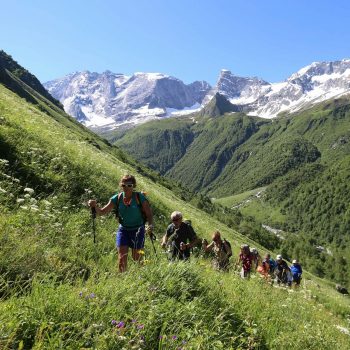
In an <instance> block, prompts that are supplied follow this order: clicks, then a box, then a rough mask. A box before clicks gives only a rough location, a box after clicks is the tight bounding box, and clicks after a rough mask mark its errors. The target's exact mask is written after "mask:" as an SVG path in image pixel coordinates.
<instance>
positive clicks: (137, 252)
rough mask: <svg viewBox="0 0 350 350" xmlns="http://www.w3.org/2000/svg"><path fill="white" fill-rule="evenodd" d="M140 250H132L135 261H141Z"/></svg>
mask: <svg viewBox="0 0 350 350" xmlns="http://www.w3.org/2000/svg"><path fill="white" fill-rule="evenodd" d="M139 251H140V249H132V258H133V260H134V261H138V262H140V261H141V254H140V253H139Z"/></svg>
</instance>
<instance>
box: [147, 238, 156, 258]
mask: <svg viewBox="0 0 350 350" xmlns="http://www.w3.org/2000/svg"><path fill="white" fill-rule="evenodd" d="M148 236H149V238H150V240H151V243H152V247H153V251H154V254H155V255H156V258H158V255H157V250H156V247H155V246H154V241H155V240H156V239H157V238H156V236H155V235H154V233H153V232H151V233H149V234H148Z"/></svg>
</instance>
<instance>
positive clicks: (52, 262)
mask: <svg viewBox="0 0 350 350" xmlns="http://www.w3.org/2000/svg"><path fill="white" fill-rule="evenodd" d="M218 131H220V132H218ZM103 136H104V137H106V138H108V140H109V141H107V139H105V138H102V136H98V135H96V134H95V133H93V132H92V131H90V130H89V129H87V128H86V127H84V126H83V125H81V124H80V123H79V122H77V121H76V120H75V119H74V118H73V117H71V116H69V115H67V114H66V113H65V112H64V110H63V107H62V105H61V103H60V102H59V101H57V100H56V99H54V98H53V97H52V96H50V94H49V93H48V92H47V91H46V90H45V89H44V88H43V86H42V85H41V84H40V82H39V80H38V79H36V77H35V76H34V75H32V74H30V73H29V72H28V71H27V70H26V69H24V68H23V67H22V66H20V65H19V64H18V63H17V62H15V61H14V60H13V59H12V57H11V56H9V55H8V54H6V53H5V52H4V51H0V209H1V214H0V348H1V349H50V350H51V349H72V350H73V349H116V350H120V349H148V350H154V349H208V350H209V349H210V350H212V349H350V345H349V344H350V300H349V296H348V295H343V294H340V293H339V292H338V291H337V290H336V289H335V284H336V283H340V284H342V285H344V286H345V287H348V288H349V287H350V269H349V262H350V248H349V243H350V242H349V241H350V236H349V232H350V207H349V190H350V188H349V186H350V185H349V180H350V101H349V99H347V98H346V97H343V98H339V99H332V100H328V101H326V102H322V103H320V104H317V105H315V106H314V107H312V108H310V109H305V110H303V111H301V112H298V113H296V114H293V115H291V114H284V115H282V116H280V117H278V118H276V119H273V120H267V119H261V118H258V117H254V116H248V115H246V114H245V113H244V111H243V110H241V109H237V107H236V106H234V105H231V104H230V102H229V101H227V100H226V99H225V98H224V97H222V96H221V95H216V96H215V97H214V99H213V100H212V101H211V102H210V104H208V105H207V106H206V108H205V109H204V110H202V111H201V112H198V113H195V114H191V115H189V116H183V117H172V118H169V119H165V120H157V121H151V122H148V123H145V124H143V125H140V126H137V127H135V128H132V129H130V130H126V131H125V130H124V131H123V132H119V133H110V132H109V133H105V134H103ZM112 143H113V144H112ZM125 174H133V175H135V176H136V178H137V188H138V190H142V191H145V192H146V193H147V198H148V199H149V202H150V204H151V207H152V210H153V214H154V223H155V232H154V233H155V234H156V236H157V240H156V241H155V242H153V243H154V244H155V250H154V249H153V246H152V242H151V241H150V240H149V238H147V239H146V244H145V249H144V251H143V255H144V257H143V259H142V261H141V263H137V262H132V261H130V262H129V266H128V270H127V272H124V273H118V270H117V257H116V252H115V231H116V227H117V222H116V218H115V217H114V215H109V216H105V217H97V218H96V219H95V221H94V222H93V219H92V218H91V215H90V210H89V208H88V207H87V201H88V199H90V198H96V199H97V200H98V202H99V203H101V204H102V203H106V202H107V201H108V200H109V198H110V197H111V196H112V195H113V194H115V193H116V192H118V183H119V179H120V178H121V177H122V176H123V175H125ZM175 210H181V211H182V212H183V214H184V216H185V217H186V218H188V219H190V220H191V225H192V226H193V228H194V229H195V230H196V232H197V234H198V236H199V237H200V238H206V239H210V238H211V235H212V232H213V231H215V230H219V231H220V232H221V234H222V235H223V237H225V238H226V239H227V240H229V241H230V242H231V245H232V250H233V257H232V260H236V258H237V256H238V254H239V250H240V246H241V244H243V243H248V244H249V245H250V246H255V247H256V248H257V249H258V250H259V251H260V252H261V255H264V254H265V253H271V255H273V256H275V255H276V254H283V255H284V257H285V258H286V259H287V260H291V259H294V258H298V259H299V260H300V261H301V262H302V265H303V267H305V270H306V271H304V272H303V279H302V283H301V286H300V287H299V288H297V289H294V288H287V287H277V288H276V286H275V285H272V284H271V283H267V282H266V281H265V280H264V279H262V278H260V277H259V276H258V274H253V275H252V276H251V278H250V279H242V278H241V277H240V276H239V273H238V272H237V271H236V270H235V269H234V266H233V265H234V263H232V268H231V269H230V271H229V272H228V273H227V272H219V271H215V270H214V269H212V267H211V264H210V259H208V257H206V256H205V254H202V253H201V251H200V249H197V250H196V249H195V252H194V253H193V254H192V256H191V259H190V260H189V261H185V262H182V261H178V262H169V261H168V259H167V256H166V254H164V253H163V251H162V249H161V248H160V244H159V242H160V239H161V237H162V236H163V234H164V233H165V230H166V227H167V226H168V224H169V218H170V213H171V212H173V211H175ZM262 225H264V226H262ZM266 227H268V228H269V229H266ZM273 229H278V230H279V231H278V232H279V234H278V235H276V234H275V233H273V232H274V231H273ZM94 235H95V238H96V241H95V242H94ZM140 265H141V266H140ZM286 316H288V317H286Z"/></svg>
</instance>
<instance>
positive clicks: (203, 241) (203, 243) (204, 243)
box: [202, 239, 208, 249]
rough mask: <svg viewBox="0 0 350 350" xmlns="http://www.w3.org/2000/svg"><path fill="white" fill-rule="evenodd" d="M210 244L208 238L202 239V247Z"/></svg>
mask: <svg viewBox="0 0 350 350" xmlns="http://www.w3.org/2000/svg"><path fill="white" fill-rule="evenodd" d="M207 246H208V241H207V240H206V239H203V240H202V248H203V249H205V248H206V247H207Z"/></svg>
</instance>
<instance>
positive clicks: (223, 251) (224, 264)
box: [202, 231, 232, 271]
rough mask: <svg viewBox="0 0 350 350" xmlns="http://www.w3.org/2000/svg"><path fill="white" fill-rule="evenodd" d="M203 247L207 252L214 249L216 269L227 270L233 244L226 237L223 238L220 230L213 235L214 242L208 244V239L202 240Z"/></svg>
mask: <svg viewBox="0 0 350 350" xmlns="http://www.w3.org/2000/svg"><path fill="white" fill-rule="evenodd" d="M202 247H203V250H204V251H205V252H210V251H212V252H213V253H214V259H213V261H212V262H213V267H214V269H216V270H222V271H227V270H228V266H229V259H230V257H231V256H232V249H231V244H230V243H229V242H228V241H226V240H225V239H223V240H222V239H221V234H220V232H219V231H215V232H214V233H213V235H212V242H211V243H210V244H209V245H208V242H207V240H205V239H204V240H203V241H202Z"/></svg>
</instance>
